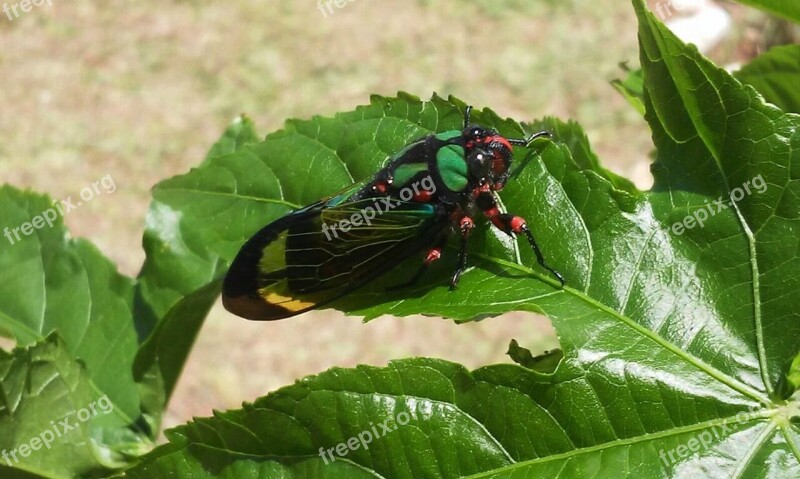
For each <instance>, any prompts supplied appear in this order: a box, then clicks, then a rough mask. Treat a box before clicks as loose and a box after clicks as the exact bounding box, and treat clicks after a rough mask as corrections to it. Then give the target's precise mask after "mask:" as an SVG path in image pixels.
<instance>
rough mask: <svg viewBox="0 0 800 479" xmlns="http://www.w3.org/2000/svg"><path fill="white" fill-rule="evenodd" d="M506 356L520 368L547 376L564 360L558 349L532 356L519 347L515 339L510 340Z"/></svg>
mask: <svg viewBox="0 0 800 479" xmlns="http://www.w3.org/2000/svg"><path fill="white" fill-rule="evenodd" d="M506 354H508V356H509V357H510V358H511V360H512V361H514V362H515V363H517V364H519V365H520V366H524V367H526V368H528V369H532V370H534V371H538V372H540V373H548V374H549V373H552V372H553V371H555V370H556V367H558V365H559V363H561V360H562V359H563V358H564V352H563V351H561V350H560V349H554V350H552V351H545V352H544V353H542V354H540V355H538V356H534V355H533V354H531V352H530V350H528V349H526V348H523V347H522V346H520V345H519V343H518V342H517V340H516V339H512V340H511V343H510V344H509V345H508V352H507V353H506Z"/></svg>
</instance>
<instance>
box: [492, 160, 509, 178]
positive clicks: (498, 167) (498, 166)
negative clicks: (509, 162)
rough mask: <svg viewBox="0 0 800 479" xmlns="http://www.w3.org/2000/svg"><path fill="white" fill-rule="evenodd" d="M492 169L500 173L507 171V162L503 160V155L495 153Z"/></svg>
mask: <svg viewBox="0 0 800 479" xmlns="http://www.w3.org/2000/svg"><path fill="white" fill-rule="evenodd" d="M492 171H493V172H494V173H495V174H498V175H501V174H503V173H505V172H506V162H505V161H503V157H502V156H500V155H495V157H494V159H493V160H492Z"/></svg>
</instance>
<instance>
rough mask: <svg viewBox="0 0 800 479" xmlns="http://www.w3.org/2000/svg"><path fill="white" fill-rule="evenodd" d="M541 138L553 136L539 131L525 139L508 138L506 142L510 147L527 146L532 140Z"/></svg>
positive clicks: (547, 132)
mask: <svg viewBox="0 0 800 479" xmlns="http://www.w3.org/2000/svg"><path fill="white" fill-rule="evenodd" d="M542 137H545V138H552V137H553V135H552V134H551V133H550V132H549V131H540V132H537V133H531V135H530V136H528V137H527V138H509V139H508V142H509V143H511V144H512V145H519V146H528V145H529V144H530V143H531V142H532V141H533V140H535V139H537V138H542Z"/></svg>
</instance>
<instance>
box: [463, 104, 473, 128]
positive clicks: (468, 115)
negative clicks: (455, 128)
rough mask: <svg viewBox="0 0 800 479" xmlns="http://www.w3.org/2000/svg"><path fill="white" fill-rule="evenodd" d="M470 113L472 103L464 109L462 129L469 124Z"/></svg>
mask: <svg viewBox="0 0 800 479" xmlns="http://www.w3.org/2000/svg"><path fill="white" fill-rule="evenodd" d="M471 114H472V105H468V106H467V109H466V110H464V129H465V130H466V129H467V127H468V126H469V117H470V115H471Z"/></svg>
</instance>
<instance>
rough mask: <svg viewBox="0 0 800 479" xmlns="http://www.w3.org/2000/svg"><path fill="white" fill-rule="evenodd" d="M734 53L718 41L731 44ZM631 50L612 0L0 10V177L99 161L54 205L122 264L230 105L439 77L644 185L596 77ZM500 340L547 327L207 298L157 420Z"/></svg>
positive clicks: (490, 357) (411, 85)
mask: <svg viewBox="0 0 800 479" xmlns="http://www.w3.org/2000/svg"><path fill="white" fill-rule="evenodd" d="M14 1H16V0H14ZM12 3H13V2H12ZM737 12H739V13H738V15H739V17H738V18H740V19H741V20H742V21H743V22H745V23H747V24H752V22H753V21H755V20H753V19H752V18H753V14H750V13H747V14H746V15H745V14H742V13H741V10H737ZM758 18H760V17H758ZM748 22H750V23H748ZM751 30H752V27H751V28H750V30H748V29H744V30H742V31H740V32H737V34H736V35H738V36H737V37H736V39H735V40H732V43H731V45H740V42H739V41H738V39H739V38H741V37H742V36H746V35H747V34H749V33H752V31H751ZM756 36H757V35H756ZM739 50H740V49H739ZM739 50H737V49H736V48H734V47H730V46H729V47H727V48H724V49H722V50H721V51H720V53H719V54H720V55H721V57H722V58H721V59H723V60H728V59H739V58H738V57H739V56H741V52H740V51H739ZM746 54H747V53H746V52H745V55H746ZM636 58H637V43H636V25H635V18H634V15H633V13H632V9H631V7H630V5H629V3H628V2H621V1H619V0H594V1H591V2H589V1H583V2H579V1H576V0H573V1H564V0H559V1H555V0H552V1H545V0H539V1H530V0H528V1H525V0H500V1H495V0H493V1H490V0H469V1H467V0H438V1H436V2H433V1H424V0H418V1H409V0H351V3H348V4H346V5H345V6H344V7H343V8H342V9H336V10H335V12H334V13H333V14H332V15H328V16H327V17H323V15H322V14H321V13H320V11H319V10H317V6H316V3H315V2H314V1H313V0H305V1H295V2H289V1H273V2H225V3H223V2H210V1H207V0H194V1H176V2H156V1H154V0H143V1H140V2H136V3H135V4H134V3H133V2H123V1H120V0H111V1H104V2H90V1H88V0H72V1H69V2H67V1H64V0H53V1H52V5H47V3H45V5H43V6H41V7H37V8H34V9H33V11H31V12H29V13H25V14H23V15H22V16H21V17H20V18H17V19H15V20H14V21H13V22H10V21H8V19H7V18H5V17H4V16H0V78H2V85H3V87H2V89H0V105H2V107H0V131H1V132H2V136H1V137H0V138H1V140H0V142H1V143H0V171H1V172H2V176H0V179H2V181H3V182H9V183H12V184H15V185H18V186H21V187H30V188H33V189H35V190H38V191H43V192H49V193H50V194H51V195H52V196H53V197H55V198H65V197H67V196H69V195H73V196H74V195H76V194H77V193H78V192H79V191H80V189H81V188H83V187H84V186H86V185H88V184H90V183H91V182H92V181H95V180H97V179H99V178H101V177H103V176H105V175H109V174H110V175H112V177H113V178H114V180H115V182H116V185H117V191H116V192H115V193H113V194H109V195H104V196H100V197H97V198H96V199H94V200H92V201H91V202H88V203H86V204H85V205H84V206H82V207H81V208H80V209H79V210H76V211H74V212H73V213H72V214H70V215H69V216H68V217H67V218H66V221H67V224H68V225H69V227H70V228H71V231H72V232H73V234H74V235H76V236H84V237H88V238H90V239H91V240H92V241H94V242H95V243H96V244H97V245H98V246H99V247H100V248H101V249H102V250H103V251H104V252H105V253H106V254H107V255H109V256H110V257H111V258H112V259H113V260H114V261H116V262H118V263H119V265H120V270H121V271H123V272H124V273H126V274H130V275H134V274H136V272H137V271H138V269H139V267H140V265H141V263H142V261H143V259H144V258H143V253H142V250H141V247H140V244H141V233H142V228H143V220H144V215H145V212H146V210H147V206H148V201H149V189H150V188H151V187H152V185H154V184H155V183H156V182H157V181H159V180H161V179H164V178H166V177H169V176H171V175H175V174H179V173H182V172H185V171H187V170H188V169H189V168H190V167H191V166H193V165H195V164H197V163H198V162H199V161H200V159H201V158H202V157H203V155H204V153H205V152H206V150H207V148H208V147H209V146H210V145H211V144H212V143H213V142H214V141H215V139H216V138H217V136H218V135H219V134H220V133H221V131H222V130H223V128H224V127H225V126H226V124H227V123H228V121H229V120H230V119H231V118H233V117H234V116H235V115H237V114H238V113H240V112H245V113H247V114H248V115H250V116H251V117H253V118H254V119H255V120H256V122H257V124H258V126H259V127H260V129H261V131H263V132H264V133H266V132H268V131H271V130H274V129H277V128H279V127H280V126H281V124H282V121H283V120H284V119H285V118H290V117H298V118H306V117H309V116H311V115H312V114H331V113H333V112H336V111H338V110H347V109H352V108H353V107H354V106H355V105H359V104H363V103H366V102H367V101H368V97H369V94H370V93H380V94H384V95H392V94H394V93H395V92H396V91H398V90H405V91H408V92H411V93H414V94H416V95H418V96H421V97H428V96H430V94H431V93H432V92H434V91H435V92H438V93H440V94H442V95H447V94H454V95H456V96H458V97H460V98H462V99H463V100H465V101H467V102H468V103H471V104H473V105H476V106H491V107H492V108H493V109H494V110H495V111H497V112H498V113H500V114H501V115H504V116H512V117H515V118H517V119H519V120H527V119H533V118H536V117H540V116H543V115H547V114H552V115H557V116H559V117H561V118H563V119H575V120H577V121H579V122H580V123H581V124H582V125H583V126H584V128H586V130H587V132H588V135H589V137H590V139H591V140H592V143H593V145H594V147H595V149H596V150H597V151H598V153H599V154H600V156H601V158H602V159H603V161H604V163H605V164H606V165H607V166H608V167H609V168H611V169H612V170H614V171H617V172H619V173H621V174H623V175H625V176H628V177H631V178H632V179H634V181H635V182H636V183H637V184H638V185H639V186H640V187H643V188H646V187H647V186H648V185H649V182H650V179H649V173H648V162H647V153H648V151H649V148H650V140H649V133H648V131H647V130H646V127H645V125H644V124H643V122H642V120H641V119H640V118H639V117H638V116H637V114H636V113H635V112H634V111H633V110H632V109H630V108H629V107H628V106H627V104H626V103H625V102H624V101H623V100H622V99H621V98H620V97H619V96H618V95H617V94H616V93H615V92H614V91H613V90H612V88H611V87H610V86H609V85H608V81H609V80H610V79H612V78H615V77H616V76H618V75H619V71H618V67H617V64H618V62H620V61H626V60H629V61H631V62H632V63H633V64H635V63H636ZM511 338H517V339H518V340H519V341H520V343H521V344H522V345H524V346H528V347H530V348H532V349H533V350H534V351H541V350H544V349H549V348H552V347H554V346H556V344H557V340H556V339H555V336H554V334H553V331H552V329H551V328H550V326H549V323H548V322H547V321H546V320H544V319H542V318H539V317H536V316H535V315H531V314H509V315H506V316H505V317H502V318H497V319H492V320H487V321H483V322H481V323H476V324H469V325H462V326H456V325H454V324H452V323H450V322H446V321H442V320H439V319H433V318H406V319H401V320H396V319H393V318H383V319H379V320H376V321H373V322H371V323H369V324H366V325H364V324H361V323H360V322H359V321H358V320H357V319H354V318H346V317H343V316H342V315H341V314H337V313H329V312H322V313H315V314H307V315H304V316H303V317H299V318H294V319H292V320H288V321H283V322H277V323H271V324H260V323H250V322H247V321H245V320H241V319H239V318H236V317H233V316H232V315H230V314H227V313H226V312H224V311H223V310H222V309H221V308H219V307H218V308H215V310H214V311H213V312H212V314H211V317H210V318H209V320H208V323H207V326H206V328H205V329H204V330H203V332H202V334H201V337H200V339H199V341H198V343H197V346H196V348H195V350H194V352H193V354H192V356H191V358H190V361H189V363H188V365H187V368H186V371H185V374H184V376H183V378H182V380H181V383H180V385H179V387H178V390H177V392H176V395H175V398H174V400H173V402H172V404H171V408H170V412H169V416H168V421H167V423H168V424H169V425H172V424H176V423H179V422H183V421H185V420H186V419H188V418H189V417H190V416H192V415H208V414H210V413H211V410H212V408H216V409H225V408H230V407H235V406H237V405H238V404H240V403H241V401H243V400H248V399H254V398H255V397H257V396H260V395H263V394H266V393H267V392H268V391H270V390H272V389H275V388H277V387H279V386H281V385H285V384H289V383H291V382H292V381H294V380H295V379H297V378H299V377H302V376H304V375H307V374H311V373H315V372H319V371H322V370H324V369H327V368H329V367H331V366H352V365H355V364H359V363H368V364H384V363H385V362H386V361H387V360H389V359H391V358H399V357H407V356H417V355H424V356H435V357H442V358H446V359H450V360H453V361H458V362H461V363H463V364H465V365H467V366H469V367H476V366H479V365H483V364H488V363H493V362H497V361H506V360H507V359H506V358H505V357H504V352H505V350H506V346H507V344H508V341H509V339H511Z"/></svg>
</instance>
